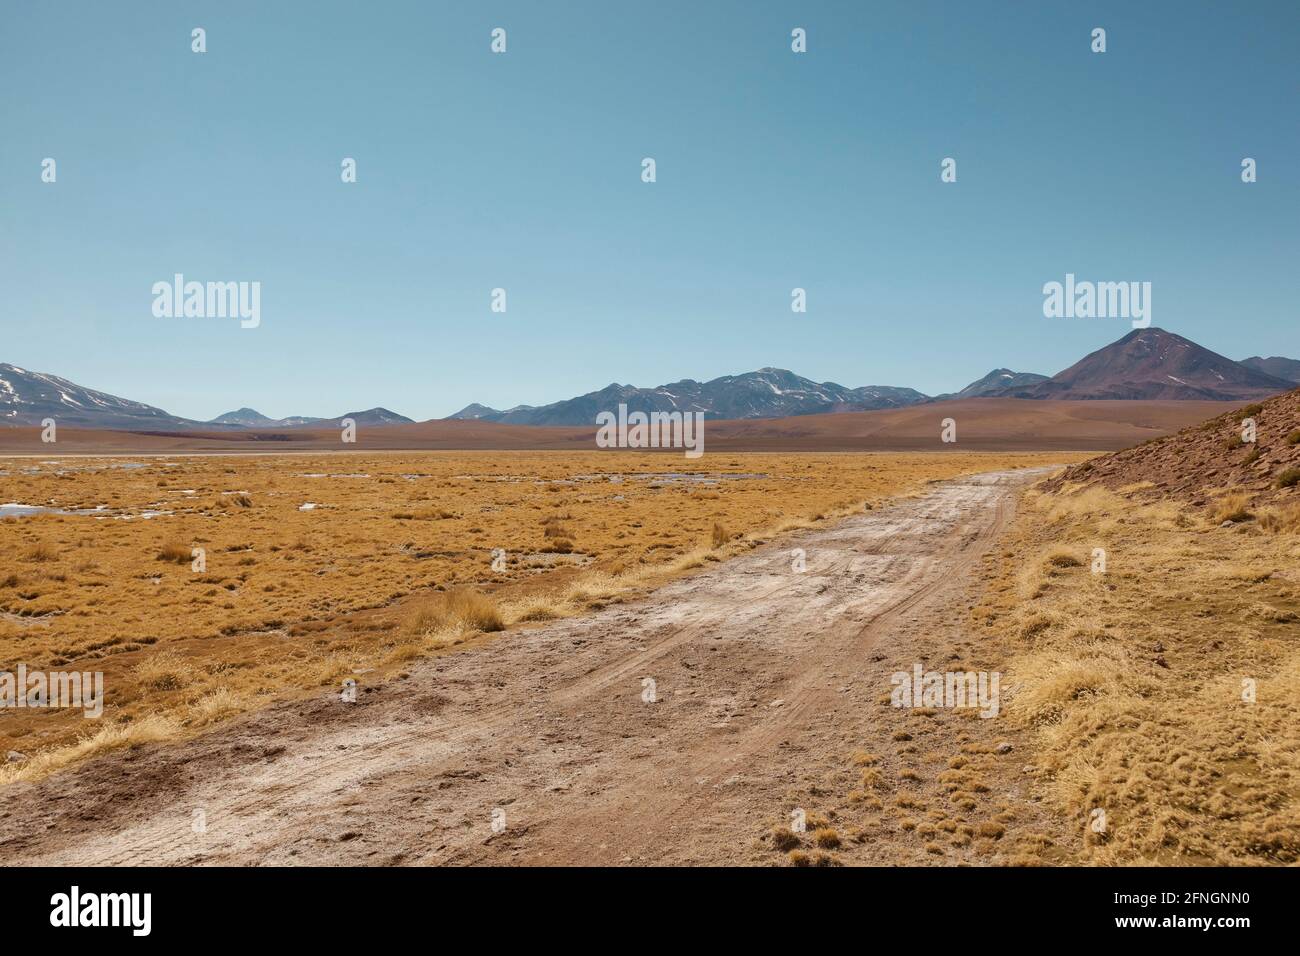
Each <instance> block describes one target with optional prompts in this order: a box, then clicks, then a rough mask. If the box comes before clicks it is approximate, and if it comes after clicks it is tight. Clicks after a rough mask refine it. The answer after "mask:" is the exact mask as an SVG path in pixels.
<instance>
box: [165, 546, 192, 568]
mask: <svg viewBox="0 0 1300 956" xmlns="http://www.w3.org/2000/svg"><path fill="white" fill-rule="evenodd" d="M192 557H193V555H192V554H191V553H190V547H189V545H186V544H183V543H181V542H179V541H171V542H168V543H167V544H165V545H163V546H162V548H161V550H159V552H158V560H159V561H168V562H170V563H172V564H189V563H190V560H191V558H192Z"/></svg>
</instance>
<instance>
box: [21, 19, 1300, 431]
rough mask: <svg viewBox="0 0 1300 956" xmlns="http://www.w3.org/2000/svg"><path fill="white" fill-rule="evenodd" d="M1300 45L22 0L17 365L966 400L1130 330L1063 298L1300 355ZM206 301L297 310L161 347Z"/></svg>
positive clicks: (450, 395) (549, 394)
mask: <svg viewBox="0 0 1300 956" xmlns="http://www.w3.org/2000/svg"><path fill="white" fill-rule="evenodd" d="M196 26H201V27H203V28H205V29H206V30H207V44H208V52H207V53H205V54H202V55H199V54H194V53H192V52H191V51H190V31H191V29H192V28H193V27H196ZM497 26H500V27H504V28H505V29H506V30H507V32H508V44H509V47H508V52H507V53H506V54H505V55H493V54H492V53H491V52H490V51H489V48H488V47H489V32H490V31H491V29H492V28H493V27H497ZM796 26H800V27H804V28H806V29H807V31H808V38H809V52H808V53H807V54H805V55H795V54H793V53H791V52H790V38H789V34H790V30H791V29H792V28H793V27H796ZM1095 26H1102V27H1105V28H1106V30H1107V45H1108V51H1107V52H1106V53H1105V54H1093V53H1091V52H1090V50H1089V42H1090V40H1089V34H1090V31H1091V29H1092V28H1093V27H1095ZM1298 41H1300V4H1297V3H1295V2H1293V0H1286V2H1250V3H1244V4H1237V5H1228V4H1222V3H1209V2H1142V3H1133V2H1123V3H1078V2H999V3H978V2H966V0H961V2H958V0H950V2H944V3H926V2H917V0H906V2H903V0H900V2H872V3H861V2H839V3H829V2H828V3H794V2H787V3H772V2H757V0H743V2H709V3H684V2H683V3H674V2H662V0H659V2H655V3H631V2H608V0H607V2H546V3H542V2H537V0H527V2H520V3H478V2H468V0H466V2H460V3H437V2H420V3H417V2H410V3H406V2H384V0H377V2H372V3H354V2H349V3H334V2H320V3H311V4H306V3H269V2H231V0H222V2H220V3H217V2H212V3H197V2H176V0H167V2H132V3H104V2H98V0H96V2H60V3H48V2H47V3H38V2H34V0H5V2H4V3H3V5H0V89H3V91H4V93H3V96H0V317H2V318H0V322H3V325H2V326H0V330H2V331H3V334H2V335H0V361H8V362H12V363H13V364H16V365H20V366H23V367H26V368H32V369H36V370H39V371H47V372H53V373H56V374H60V375H63V376H66V377H68V378H70V379H72V380H74V381H76V382H78V383H79V384H83V385H87V386H90V387H93V388H100V389H103V390H105V391H109V392H113V393H116V394H120V395H123V396H126V397H129V398H134V399H137V400H140V401H145V402H149V403H151V404H154V405H159V406H161V407H163V408H166V409H167V410H168V411H171V412H173V413H175V414H180V415H184V416H187V417H193V418H202V419H206V418H210V417H212V416H214V415H217V414H219V413H221V412H224V411H227V410H229V409H231V408H234V407H237V406H241V405H251V406H253V407H255V408H257V409H259V410H260V411H262V412H264V413H266V414H268V415H271V416H276V417H278V416H283V415H290V414H310V415H335V414H339V413H341V412H343V411H348V410H354V409H359V408H365V407H369V406H372V405H385V406H387V407H389V408H392V409H394V410H396V411H398V412H401V413H403V414H406V415H409V416H411V417H413V418H417V419H423V418H429V417H437V416H442V415H446V414H449V413H450V412H452V411H454V410H456V409H457V408H459V407H461V406H462V405H464V404H467V403H469V402H471V401H480V402H484V403H487V404H490V405H494V406H496V407H506V406H509V405H513V404H517V403H522V402H527V403H531V404H542V403H545V402H550V401H555V400H558V399H561V398H567V397H570V396H572V395H575V394H579V393H582V392H586V391H590V390H593V389H596V388H599V387H602V386H604V385H606V384H608V383H609V382H611V381H618V382H624V383H631V384H635V385H644V386H650V385H657V384H660V383H663V382H668V381H673V380H676V379H680V378H696V379H702V380H703V379H708V378H712V377H715V376H717V375H722V374H728V373H735V372H740V371H747V370H751V369H754V368H758V367H760V366H765V365H775V366H781V367H785V368H790V369H792V370H794V371H796V372H798V373H799V374H802V375H806V376H808V377H810V378H814V379H817V380H818V381H822V380H833V381H837V382H839V383H841V384H844V385H850V386H856V385H866V384H885V385H907V386H912V387H915V388H918V389H920V390H922V391H925V392H928V393H932V394H933V393H936V392H941V391H947V390H953V389H956V388H959V387H961V386H962V385H964V384H966V383H967V382H969V381H970V380H972V379H974V378H977V377H978V376H980V375H983V374H984V373H985V372H987V371H988V370H989V369H991V368H993V367H995V366H1001V365H1007V366H1010V367H1012V368H1014V369H1017V370H1023V371H1038V372H1043V373H1047V374H1051V373H1053V372H1056V371H1059V370H1060V369H1062V368H1064V367H1065V366H1067V365H1069V364H1071V363H1073V362H1074V361H1075V360H1077V359H1078V358H1080V357H1081V356H1082V355H1083V354H1084V353H1086V352H1088V351H1091V350H1092V349H1095V348H1098V347H1100V346H1101V345H1103V344H1105V343H1107V342H1110V341H1113V340H1114V339H1116V338H1119V337H1120V336H1121V335H1123V334H1124V333H1126V332H1127V331H1128V330H1129V325H1128V323H1127V322H1125V321H1123V320H1120V319H1092V320H1088V319H1073V320H1067V319H1056V320H1052V319H1046V318H1044V317H1043V315H1042V299H1043V297H1042V293H1041V289H1042V286H1043V283H1045V282H1048V281H1052V280H1057V281H1059V280H1061V279H1063V277H1064V275H1065V273H1066V272H1074V273H1076V274H1077V275H1078V276H1079V277H1080V278H1081V279H1086V278H1090V279H1096V280H1117V281H1118V280H1147V281H1151V282H1152V284H1153V292H1152V298H1153V302H1152V305H1153V318H1154V322H1153V324H1154V325H1157V326H1161V327H1163V328H1166V329H1169V330H1171V331H1175V332H1178V333H1180V334H1183V335H1186V336H1188V337H1189V338H1191V339H1193V340H1195V341H1197V342H1199V343H1200V344H1202V345H1205V346H1206V347H1208V348H1211V349H1214V350H1215V351H1219V352H1222V353H1225V354H1227V355H1229V356H1232V357H1234V358H1243V357H1245V356H1247V355H1252V354H1256V353H1262V354H1264V355H1273V354H1282V355H1289V356H1291V357H1298V358H1300V314H1298V313H1300V306H1297V302H1300V265H1298V264H1300V176H1298V175H1297V169H1296V166H1295V163H1296V159H1297V157H1300V123H1298V122H1297V118H1298V117H1300V109H1298V107H1300V57H1298V56H1297V55H1296V48H1297V42H1298ZM47 156H48V157H53V158H55V159H56V161H57V163H58V182H57V183H56V184H55V185H47V184H43V183H42V182H41V181H40V164H41V160H42V159H43V158H45V157H47ZM345 156H350V157H355V158H356V159H357V161H358V179H359V182H358V183H356V184H355V185H345V184H343V183H342V182H341V181H340V177H339V173H340V165H339V164H340V161H341V160H342V158H343V157H345ZM645 156H652V157H654V158H655V159H656V161H657V163H658V182H657V183H655V184H653V185H647V184H644V183H642V182H641V180H640V163H641V159H642V158H643V157H645ZM945 156H952V157H954V158H956V159H957V163H958V181H957V182H956V183H955V184H948V185H946V184H943V183H941V182H940V181H939V163H940V160H942V159H943V158H944V157H945ZM1245 156H1250V157H1254V158H1255V159H1256V160H1257V162H1258V168H1259V181H1258V182H1257V183H1255V184H1252V185H1245V184H1243V183H1242V182H1241V181H1240V163H1241V160H1242V158H1243V157H1245ZM175 272H182V273H184V274H185V275H186V276H187V278H191V279H199V280H209V279H211V280H249V281H251V280H257V281H260V282H261V283H262V324H261V327H260V328H258V329H248V330H246V329H241V328H239V325H238V323H237V322H235V321H230V320H225V321H223V320H216V319H190V320H185V319H156V318H154V317H153V315H152V312H151V305H152V295H151V294H150V287H151V286H152V284H153V283H154V282H156V281H159V280H166V279H169V278H170V277H171V276H172V274H173V273H175ZM497 286H501V287H504V288H506V289H507V291H508V302H509V311H508V312H507V313H505V314H504V315H500V314H494V313H492V312H491V311H490V310H489V294H490V290H491V289H492V288H493V287H497ZM795 286H801V287H804V288H806V289H807V290H808V303H809V309H808V312H807V314H805V315H796V314H793V313H791V311H790V290H791V288H793V287H795Z"/></svg>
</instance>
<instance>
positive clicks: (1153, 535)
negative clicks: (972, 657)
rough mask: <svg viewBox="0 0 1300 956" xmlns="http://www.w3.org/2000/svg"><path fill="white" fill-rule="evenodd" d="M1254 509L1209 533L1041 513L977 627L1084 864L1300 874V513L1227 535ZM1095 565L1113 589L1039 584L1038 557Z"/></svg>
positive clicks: (1014, 543)
mask: <svg viewBox="0 0 1300 956" xmlns="http://www.w3.org/2000/svg"><path fill="white" fill-rule="evenodd" d="M1085 500H1086V501H1087V506H1086V507H1082V506H1080V502H1081V501H1085ZM1246 504H1247V503H1246V502H1243V501H1241V500H1240V499H1239V497H1238V496H1233V495H1228V496H1226V497H1225V498H1223V499H1222V501H1221V502H1220V508H1218V509H1216V510H1215V511H1214V513H1213V515H1212V516H1211V520H1210V521H1207V522H1205V523H1201V522H1198V521H1196V520H1195V519H1194V518H1189V517H1188V516H1187V515H1188V513H1189V511H1190V509H1188V508H1186V507H1184V506H1182V505H1180V504H1179V503H1177V502H1168V501H1161V502H1155V503H1150V504H1143V503H1140V502H1138V501H1131V500H1127V499H1125V498H1123V497H1121V496H1117V495H1113V494H1110V493H1101V492H1098V491H1096V490H1084V491H1079V490H1075V491H1074V493H1073V494H1065V495H1052V496H1035V495H1030V496H1027V500H1026V505H1025V507H1024V509H1023V511H1022V513H1021V516H1020V518H1019V519H1018V521H1017V525H1016V527H1015V529H1014V530H1013V533H1012V537H1011V540H1010V542H1009V544H1008V546H1007V547H1006V548H1005V551H1004V552H1003V557H1002V558H1001V559H1000V570H999V572H998V576H997V578H995V580H994V582H993V583H992V585H991V586H990V588H989V591H988V592H987V594H986V597H985V598H984V600H983V602H982V603H981V604H980V605H979V606H978V607H977V608H975V609H974V611H973V612H972V617H973V619H974V620H975V621H976V622H978V623H979V624H980V625H981V626H982V627H984V628H986V629H987V631H988V634H989V640H990V641H996V642H999V643H1000V646H1001V651H1002V655H1003V656H1004V658H1005V663H1004V664H1003V665H1002V669H1003V671H1004V672H1005V673H1004V678H1003V713H1004V715H1005V716H1006V718H1007V719H1009V720H1011V721H1013V722H1014V723H1015V724H1016V725H1017V726H1020V727H1023V728H1027V729H1029V730H1030V731H1031V732H1032V734H1033V739H1034V741H1035V746H1036V750H1037V752H1036V753H1033V754H1030V755H1027V758H1026V759H1027V762H1028V763H1029V764H1031V765H1032V766H1033V768H1034V777H1033V779H1034V781H1035V784H1036V787H1037V788H1038V789H1039V791H1040V792H1041V794H1042V795H1043V797H1044V798H1045V800H1046V802H1047V804H1048V806H1050V807H1051V808H1052V809H1054V810H1055V811H1057V812H1058V813H1060V814H1062V815H1063V817H1064V818H1065V819H1068V820H1070V821H1076V822H1077V831H1076V832H1077V834H1078V837H1077V844H1076V846H1075V847H1074V848H1073V850H1074V852H1076V853H1077V854H1078V858H1079V859H1081V860H1083V861H1086V862H1092V863H1097V864H1124V863H1148V864H1168V863H1206V864H1211V863H1212V864H1242V863H1294V862H1296V861H1297V859H1300V680H1298V678H1300V648H1297V647H1296V644H1295V641H1294V635H1295V627H1296V623H1295V622H1296V621H1297V620H1300V578H1297V576H1296V575H1295V574H1294V571H1293V570H1292V571H1290V572H1288V573H1276V571H1277V569H1295V568H1296V567H1297V566H1300V564H1298V561H1300V546H1298V545H1297V543H1296V541H1295V539H1294V538H1293V537H1291V535H1290V534H1286V533H1283V531H1284V530H1285V529H1289V530H1291V531H1294V530H1295V529H1296V525H1297V523H1298V522H1297V513H1296V510H1293V509H1295V506H1294V505H1293V506H1290V508H1288V509H1279V510H1276V511H1267V512H1262V513H1261V515H1260V520H1259V521H1258V522H1257V523H1252V524H1244V525H1237V526H1234V527H1232V528H1219V527H1218V522H1219V520H1220V519H1221V517H1222V516H1223V515H1227V514H1232V513H1236V512H1237V511H1239V510H1240V509H1241V508H1244V507H1245V506H1246ZM1223 520H1226V518H1223ZM1093 547H1102V548H1104V549H1105V551H1106V553H1107V555H1108V562H1107V570H1106V573H1092V569H1091V567H1090V566H1088V565H1086V564H1085V565H1083V566H1078V567H1076V566H1067V567H1061V568H1059V569H1058V573H1055V574H1050V575H1049V574H1046V573H1045V572H1044V571H1043V570H1042V568H1043V563H1042V562H1041V558H1040V559H1036V560H1031V561H1029V562H1028V563H1029V565H1030V567H1031V568H1032V572H1031V573H1030V574H1028V575H1026V572H1025V567H1024V565H1025V563H1026V562H1025V559H1024V557H1023V556H1024V555H1031V556H1032V555H1034V554H1038V555H1042V554H1051V553H1054V552H1055V551H1056V550H1058V549H1062V548H1063V549H1066V550H1067V551H1069V550H1077V551H1078V552H1079V553H1088V552H1089V551H1090V549H1092V548H1093ZM1049 566H1050V565H1049ZM1027 584H1028V587H1026V585H1027ZM1246 688H1253V689H1254V697H1253V701H1251V700H1247V699H1245V697H1246V696H1247V695H1246V693H1245V691H1246ZM1096 810H1101V811H1103V812H1104V814H1105V821H1106V826H1105V828H1104V832H1102V833H1096V832H1094V831H1093V829H1092V828H1090V827H1089V826H1088V823H1089V821H1090V820H1091V819H1092V815H1093V813H1094V811H1096ZM1024 852H1026V853H1027V854H1028V856H1029V857H1030V858H1033V857H1034V856H1035V854H1036V852H1037V851H1035V850H1033V849H1032V847H1030V848H1029V849H1027V850H1025V851H1024Z"/></svg>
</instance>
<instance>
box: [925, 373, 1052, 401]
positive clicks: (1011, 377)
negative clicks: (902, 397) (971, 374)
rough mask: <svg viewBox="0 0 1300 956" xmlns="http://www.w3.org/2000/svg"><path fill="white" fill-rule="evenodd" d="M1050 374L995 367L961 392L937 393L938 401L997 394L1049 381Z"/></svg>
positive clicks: (936, 398)
mask: <svg viewBox="0 0 1300 956" xmlns="http://www.w3.org/2000/svg"><path fill="white" fill-rule="evenodd" d="M1047 378H1048V376H1046V375H1039V374H1038V373H1037V372H1013V371H1011V369H1009V368H995V369H994V370H993V371H991V372H989V373H988V374H987V375H985V376H984V377H983V378H979V379H976V380H975V381H973V382H971V383H970V384H969V385H967V386H966V387H965V388H963V389H962V390H961V391H960V392H950V393H948V394H946V395H936V396H935V400H936V401H945V400H947V399H953V398H983V397H985V396H987V395H996V394H998V393H1000V392H1003V391H1005V390H1006V389H1009V388H1027V387H1028V386H1030V385H1036V384H1038V383H1039V382H1045V381H1047Z"/></svg>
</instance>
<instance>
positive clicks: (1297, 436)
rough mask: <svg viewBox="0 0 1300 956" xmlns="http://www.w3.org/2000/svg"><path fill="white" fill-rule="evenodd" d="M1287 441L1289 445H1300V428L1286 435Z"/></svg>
mask: <svg viewBox="0 0 1300 956" xmlns="http://www.w3.org/2000/svg"><path fill="white" fill-rule="evenodd" d="M1286 443H1287V444H1288V445H1300V428H1297V429H1296V430H1295V431H1293V432H1292V433H1291V434H1289V435H1287V436H1286Z"/></svg>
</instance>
